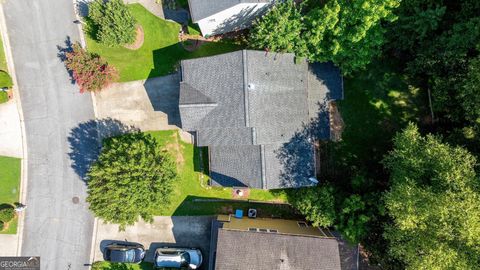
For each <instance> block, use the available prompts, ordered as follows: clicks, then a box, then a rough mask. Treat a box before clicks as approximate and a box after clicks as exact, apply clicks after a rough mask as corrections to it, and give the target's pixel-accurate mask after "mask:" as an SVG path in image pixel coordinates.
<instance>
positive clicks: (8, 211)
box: [0, 204, 15, 223]
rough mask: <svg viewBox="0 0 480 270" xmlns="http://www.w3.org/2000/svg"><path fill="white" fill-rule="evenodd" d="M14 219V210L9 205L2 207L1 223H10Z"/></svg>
mask: <svg viewBox="0 0 480 270" xmlns="http://www.w3.org/2000/svg"><path fill="white" fill-rule="evenodd" d="M14 217H15V210H14V208H13V206H11V205H9V204H4V205H2V207H1V209H0V221H1V222H3V223H7V222H10V221H11V220H12V219H13V218H14Z"/></svg>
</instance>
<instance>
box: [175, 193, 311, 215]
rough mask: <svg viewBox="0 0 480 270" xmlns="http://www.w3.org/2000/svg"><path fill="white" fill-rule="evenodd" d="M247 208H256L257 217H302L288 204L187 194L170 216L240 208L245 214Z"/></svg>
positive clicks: (228, 210)
mask: <svg viewBox="0 0 480 270" xmlns="http://www.w3.org/2000/svg"><path fill="white" fill-rule="evenodd" d="M249 208H255V209H257V211H258V213H257V215H258V217H264V218H267V217H268V218H285V219H292V218H293V219H295V218H297V219H298V218H302V217H301V215H299V214H298V213H297V212H296V210H295V209H294V208H292V207H291V206H290V205H289V204H277V203H267V202H265V203H262V202H257V201H249V200H229V199H217V198H211V197H200V196H192V195H188V196H187V197H186V198H185V199H184V200H183V202H182V203H181V204H180V205H179V206H178V207H177V209H175V211H174V212H173V214H172V216H209V215H228V214H234V213H235V210H236V209H242V210H243V213H244V214H246V213H247V211H248V209H249Z"/></svg>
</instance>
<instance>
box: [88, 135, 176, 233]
mask: <svg viewBox="0 0 480 270" xmlns="http://www.w3.org/2000/svg"><path fill="white" fill-rule="evenodd" d="M175 178H176V167H175V163H174V162H173V161H172V159H171V157H170V155H169V154H168V153H167V152H166V151H163V150H161V149H160V147H159V146H158V144H157V141H156V140H155V139H154V138H153V137H152V136H151V135H149V134H144V133H140V132H134V133H131V134H126V135H123V136H120V137H114V138H109V139H106V140H105V141H104V145H103V148H102V152H101V154H100V156H99V158H98V161H97V162H95V163H94V164H93V165H92V167H91V169H90V171H89V172H88V197H87V202H89V203H90V209H91V210H92V211H93V212H94V213H95V215H96V216H98V217H100V218H102V219H104V220H105V221H107V222H111V223H116V224H119V225H120V228H121V229H124V228H125V226H127V225H132V224H134V223H135V222H136V221H137V219H138V217H141V218H142V219H144V220H146V221H151V220H152V218H153V217H152V215H153V212H154V211H155V210H156V209H158V208H159V207H162V206H163V205H166V204H168V203H169V197H170V193H171V191H172V184H173V182H174V180H175Z"/></svg>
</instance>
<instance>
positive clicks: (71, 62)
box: [65, 43, 118, 93]
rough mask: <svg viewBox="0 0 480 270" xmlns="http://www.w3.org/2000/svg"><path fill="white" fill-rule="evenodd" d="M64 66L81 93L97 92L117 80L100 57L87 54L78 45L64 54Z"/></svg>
mask: <svg viewBox="0 0 480 270" xmlns="http://www.w3.org/2000/svg"><path fill="white" fill-rule="evenodd" d="M65 65H66V67H67V69H69V70H70V71H71V72H72V75H73V78H74V79H75V82H76V83H77V84H78V86H79V87H80V92H81V93H83V92H84V91H89V92H95V91H99V90H101V89H103V88H105V87H107V86H108V85H109V84H110V83H112V82H113V81H115V80H116V79H117V78H118V73H117V71H116V70H115V68H114V67H112V66H110V65H109V64H108V63H107V62H106V61H105V60H104V59H102V58H100V56H98V55H96V54H92V53H89V52H87V51H86V50H84V49H83V48H82V47H81V46H80V44H78V43H75V44H73V45H72V50H71V51H69V52H66V53H65Z"/></svg>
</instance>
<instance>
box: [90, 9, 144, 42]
mask: <svg viewBox="0 0 480 270" xmlns="http://www.w3.org/2000/svg"><path fill="white" fill-rule="evenodd" d="M88 7H89V14H88V18H89V19H90V20H91V21H92V22H93V24H94V27H96V28H97V29H96V30H97V31H95V33H96V37H95V38H96V39H97V40H98V41H100V42H101V43H103V44H105V45H107V46H109V47H116V46H118V45H125V44H130V43H133V42H134V41H135V38H136V30H135V24H136V21H135V19H134V18H133V16H132V14H131V13H130V11H129V10H128V8H127V6H126V5H125V4H124V3H123V1H122V0H110V1H107V2H105V1H103V0H95V1H93V2H91V3H90V4H89V6H88Z"/></svg>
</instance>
